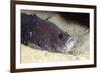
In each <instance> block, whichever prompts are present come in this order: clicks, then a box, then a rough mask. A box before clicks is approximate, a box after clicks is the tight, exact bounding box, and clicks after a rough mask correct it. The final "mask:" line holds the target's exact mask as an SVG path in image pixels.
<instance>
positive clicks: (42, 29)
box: [21, 13, 76, 53]
mask: <svg viewBox="0 0 100 73" xmlns="http://www.w3.org/2000/svg"><path fill="white" fill-rule="evenodd" d="M21 43H22V44H25V45H28V43H33V44H35V45H37V46H39V47H40V48H41V49H42V50H47V51H52V52H63V53H65V52H69V51H70V49H72V48H73V47H74V45H75V43H76V41H75V39H74V38H73V37H71V36H70V35H69V34H68V33H67V32H65V31H63V30H62V29H61V28H59V27H58V26H57V25H56V24H54V23H52V22H50V21H48V20H43V19H41V18H40V17H38V16H37V15H27V14H24V13H21Z"/></svg>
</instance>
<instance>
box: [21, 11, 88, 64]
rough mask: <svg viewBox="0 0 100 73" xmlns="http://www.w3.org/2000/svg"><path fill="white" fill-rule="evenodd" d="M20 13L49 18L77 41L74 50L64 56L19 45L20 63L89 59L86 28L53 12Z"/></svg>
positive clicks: (63, 54)
mask: <svg viewBox="0 0 100 73" xmlns="http://www.w3.org/2000/svg"><path fill="white" fill-rule="evenodd" d="M21 12H22V13H26V14H29V15H31V14H36V15H37V16H39V17H40V18H42V19H46V18H48V17H50V19H49V21H51V22H53V23H55V24H56V25H57V26H59V27H60V28H61V29H63V30H64V31H66V32H68V33H69V34H70V35H71V36H73V37H74V38H76V39H77V40H78V44H77V47H75V50H73V51H72V52H70V53H66V54H65V53H54V52H48V51H41V50H37V49H36V48H31V47H29V46H25V45H23V44H21V63H24V64H25V63H36V62H57V61H58V62H62V61H73V60H82V61H85V60H88V59H89V31H88V29H87V28H86V27H84V26H81V25H78V24H77V23H76V22H68V21H67V20H65V19H64V18H62V17H61V16H60V15H59V14H58V13H54V12H38V11H29V10H28V11H27V10H22V11H21Z"/></svg>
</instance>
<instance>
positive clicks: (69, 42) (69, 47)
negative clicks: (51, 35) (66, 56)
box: [63, 37, 77, 53]
mask: <svg viewBox="0 0 100 73" xmlns="http://www.w3.org/2000/svg"><path fill="white" fill-rule="evenodd" d="M76 43H77V40H76V39H75V38H73V37H70V38H69V39H68V40H67V41H66V43H65V45H64V48H63V50H64V52H66V53H68V52H70V51H71V50H72V49H74V47H75V45H76Z"/></svg>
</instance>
